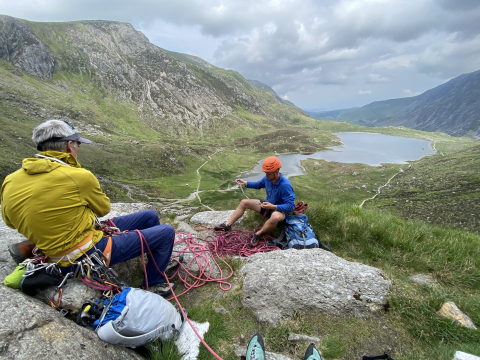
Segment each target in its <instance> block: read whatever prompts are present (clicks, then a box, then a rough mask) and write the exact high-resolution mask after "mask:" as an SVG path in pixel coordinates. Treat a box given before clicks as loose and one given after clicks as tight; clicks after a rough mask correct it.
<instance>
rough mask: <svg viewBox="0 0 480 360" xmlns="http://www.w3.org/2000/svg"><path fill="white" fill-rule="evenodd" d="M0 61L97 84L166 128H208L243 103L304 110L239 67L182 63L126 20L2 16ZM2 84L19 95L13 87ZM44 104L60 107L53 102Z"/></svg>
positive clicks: (65, 87)
mask: <svg viewBox="0 0 480 360" xmlns="http://www.w3.org/2000/svg"><path fill="white" fill-rule="evenodd" d="M177 55H183V54H177ZM190 58H193V57H190ZM0 59H2V60H4V61H6V62H10V63H12V64H13V65H14V66H15V67H16V69H19V70H22V71H24V72H25V73H27V74H29V75H33V76H35V77H37V78H39V79H42V80H44V81H46V82H47V84H48V86H49V87H51V88H52V89H51V90H57V91H62V92H68V93H69V94H71V95H74V93H75V91H81V92H83V93H88V92H89V91H91V90H90V89H94V91H95V92H99V93H100V94H101V96H102V97H103V98H105V99H106V98H109V99H110V98H112V99H113V100H114V101H116V102H119V103H122V104H127V106H128V107H130V108H132V109H133V110H134V111H135V113H136V115H137V116H138V117H139V119H140V120H141V121H143V122H144V123H145V124H147V125H148V126H149V127H151V128H152V129H154V130H155V131H158V132H162V133H170V134H172V133H178V134H182V133H185V132H186V131H197V132H200V133H201V132H202V131H203V128H204V127H205V126H207V127H208V126H210V125H211V124H210V123H211V121H212V119H214V118H217V119H222V118H224V117H225V116H226V115H229V114H235V113H236V111H237V109H242V110H245V111H248V112H250V113H254V114H261V115H265V116H270V117H272V118H273V117H275V118H281V117H282V116H281V115H282V114H283V115H284V114H285V113H286V112H293V113H299V114H300V113H301V111H300V110H299V109H296V108H295V107H292V106H288V105H285V106H284V108H282V109H278V108H277V107H275V109H273V108H274V106H273V104H275V103H276V101H275V100H274V99H273V97H272V96H266V95H265V94H266V93H265V92H262V91H261V90H258V89H256V88H255V87H253V86H251V85H250V84H249V83H248V82H247V81H246V80H245V79H244V78H243V77H241V76H240V75H239V74H238V73H236V72H233V71H225V70H223V69H218V68H215V67H213V66H211V65H210V64H208V63H206V62H204V61H203V60H201V59H199V61H196V62H195V61H191V60H190V61H182V60H181V59H179V58H178V56H177V57H174V56H172V53H169V52H167V51H165V50H163V49H161V48H159V47H157V46H155V45H153V44H151V43H150V42H149V41H148V39H147V38H146V37H145V36H144V35H143V34H142V33H141V32H139V31H136V30H135V29H134V28H133V27H132V26H131V25H130V24H126V23H120V22H111V21H78V22H67V23H32V22H26V21H23V20H19V19H15V18H12V17H9V16H0ZM184 60H189V58H188V57H187V56H184ZM17 75H21V73H17ZM79 81H80V82H81V83H79ZM17 85H18V86H20V84H17ZM46 86H47V85H46ZM2 90H4V91H5V92H7V93H9V94H12V89H10V88H4V89H2ZM19 91H20V92H21V89H20V88H19ZM15 95H17V96H18V95H19V94H18V92H17V93H16V94H15ZM7 97H8V96H7ZM4 98H5V97H4ZM97 103H98V101H97ZM7 105H8V104H7ZM40 107H44V108H45V107H47V108H48V107H50V111H47V112H57V113H58V111H55V109H52V108H51V107H52V106H51V103H50V104H47V105H45V106H40ZM285 109H287V110H285ZM35 112H38V110H37V111H33V113H34V114H33V116H35ZM89 116H95V114H89Z"/></svg>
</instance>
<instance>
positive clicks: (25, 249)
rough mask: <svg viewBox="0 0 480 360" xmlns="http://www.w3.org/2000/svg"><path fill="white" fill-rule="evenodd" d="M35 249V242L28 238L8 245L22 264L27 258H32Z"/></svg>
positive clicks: (14, 258)
mask: <svg viewBox="0 0 480 360" xmlns="http://www.w3.org/2000/svg"><path fill="white" fill-rule="evenodd" d="M33 249H35V244H34V243H32V242H31V241H28V240H25V241H22V242H20V243H16V244H10V245H9V246H8V252H9V253H10V255H11V256H12V258H13V260H15V262H16V263H17V264H20V263H21V262H23V261H24V260H25V259H28V258H31V257H32V256H33V253H32V251H33Z"/></svg>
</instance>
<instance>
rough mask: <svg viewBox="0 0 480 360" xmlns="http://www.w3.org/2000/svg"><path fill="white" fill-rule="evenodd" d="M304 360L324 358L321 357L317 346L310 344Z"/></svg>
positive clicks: (320, 359)
mask: <svg viewBox="0 0 480 360" xmlns="http://www.w3.org/2000/svg"><path fill="white" fill-rule="evenodd" d="M304 360H322V357H321V356H320V353H319V352H318V350H317V348H316V347H315V345H313V344H310V345H309V346H308V348H307V351H305V357H304Z"/></svg>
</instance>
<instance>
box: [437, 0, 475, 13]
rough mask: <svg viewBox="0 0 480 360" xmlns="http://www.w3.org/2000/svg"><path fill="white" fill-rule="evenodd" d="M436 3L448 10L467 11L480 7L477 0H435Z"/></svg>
mask: <svg viewBox="0 0 480 360" xmlns="http://www.w3.org/2000/svg"><path fill="white" fill-rule="evenodd" d="M437 3H438V4H439V5H440V6H441V7H443V8H445V9H448V10H453V11H468V10H472V9H476V8H479V7H480V2H479V1H478V0H437Z"/></svg>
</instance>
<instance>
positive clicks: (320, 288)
mask: <svg viewBox="0 0 480 360" xmlns="http://www.w3.org/2000/svg"><path fill="white" fill-rule="evenodd" d="M240 273H242V274H245V280H244V282H243V295H242V303H243V305H244V306H247V307H249V308H250V309H252V310H253V312H254V313H255V316H256V317H257V319H258V320H259V321H263V322H268V323H270V324H277V323H278V322H279V321H280V320H281V319H282V318H284V317H291V316H293V315H294V313H295V312H305V313H311V312H317V311H320V312H324V313H327V314H330V315H335V316H351V315H353V316H365V315H367V314H370V313H372V312H380V311H382V310H384V308H385V304H386V303H387V296H388V295H389V293H390V288H391V285H392V282H391V281H390V280H389V279H388V278H387V276H386V275H385V274H384V273H383V272H382V271H381V270H379V269H376V268H374V267H371V266H367V265H363V264H359V263H355V262H350V261H347V260H344V259H342V258H340V257H338V256H336V255H334V254H332V253H330V252H327V251H324V250H321V249H309V250H294V249H291V250H284V251H273V252H269V253H257V254H255V255H253V256H251V257H249V258H248V260H247V263H246V264H245V265H244V266H243V267H242V268H241V270H240Z"/></svg>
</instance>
